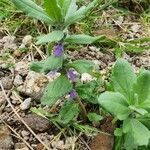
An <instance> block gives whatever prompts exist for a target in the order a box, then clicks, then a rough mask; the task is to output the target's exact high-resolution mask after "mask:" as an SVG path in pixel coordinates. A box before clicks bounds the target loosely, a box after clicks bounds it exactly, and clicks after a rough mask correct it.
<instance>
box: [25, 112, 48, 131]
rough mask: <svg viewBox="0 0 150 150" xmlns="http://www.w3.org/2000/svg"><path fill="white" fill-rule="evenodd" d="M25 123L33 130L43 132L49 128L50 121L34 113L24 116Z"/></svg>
mask: <svg viewBox="0 0 150 150" xmlns="http://www.w3.org/2000/svg"><path fill="white" fill-rule="evenodd" d="M24 121H25V122H26V124H27V125H28V126H29V127H30V128H31V129H32V130H33V131H35V132H44V131H46V130H48V129H50V127H51V124H50V122H49V121H48V120H47V119H45V118H43V117H41V116H38V115H36V114H29V115H27V116H26V117H25V118H24Z"/></svg>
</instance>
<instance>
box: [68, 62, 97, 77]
mask: <svg viewBox="0 0 150 150" xmlns="http://www.w3.org/2000/svg"><path fill="white" fill-rule="evenodd" d="M67 66H68V67H70V68H74V69H75V70H76V71H77V72H79V73H80V74H82V73H89V74H91V73H92V72H93V70H94V69H95V64H94V63H93V62H91V61H89V60H76V61H73V62H72V63H69V64H67Z"/></svg>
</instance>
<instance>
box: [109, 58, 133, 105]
mask: <svg viewBox="0 0 150 150" xmlns="http://www.w3.org/2000/svg"><path fill="white" fill-rule="evenodd" d="M111 81H112V85H113V88H114V90H115V91H116V92H120V93H121V94H123V95H124V96H125V97H126V98H127V100H128V102H129V103H130V104H132V100H133V85H134V84H135V82H136V75H135V73H134V71H133V69H132V67H131V66H130V64H129V63H128V62H127V61H126V60H124V59H118V60H117V62H116V64H115V66H114V68H113V71H112V77H111Z"/></svg>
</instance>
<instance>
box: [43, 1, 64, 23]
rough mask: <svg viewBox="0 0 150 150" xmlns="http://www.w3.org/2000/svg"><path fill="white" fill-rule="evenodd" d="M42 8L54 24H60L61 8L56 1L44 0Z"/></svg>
mask: <svg viewBox="0 0 150 150" xmlns="http://www.w3.org/2000/svg"><path fill="white" fill-rule="evenodd" d="M44 7H45V9H46V12H47V13H48V15H49V16H50V17H51V18H52V19H53V20H54V21H55V22H56V23H61V21H62V14H61V8H60V6H59V5H58V4H57V0H44Z"/></svg>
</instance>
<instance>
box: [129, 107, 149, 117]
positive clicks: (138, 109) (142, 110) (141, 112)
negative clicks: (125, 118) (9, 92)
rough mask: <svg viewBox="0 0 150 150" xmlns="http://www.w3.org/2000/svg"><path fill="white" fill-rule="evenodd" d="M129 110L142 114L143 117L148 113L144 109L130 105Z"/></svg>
mask: <svg viewBox="0 0 150 150" xmlns="http://www.w3.org/2000/svg"><path fill="white" fill-rule="evenodd" d="M129 108H130V109H131V110H133V111H135V112H137V113H139V114H141V115H145V114H147V113H148V112H147V111H146V110H145V109H143V108H138V107H136V106H134V105H130V106H129Z"/></svg>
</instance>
